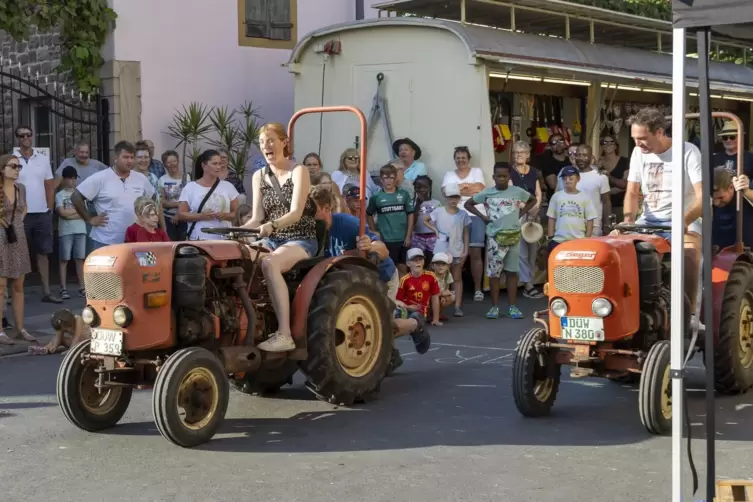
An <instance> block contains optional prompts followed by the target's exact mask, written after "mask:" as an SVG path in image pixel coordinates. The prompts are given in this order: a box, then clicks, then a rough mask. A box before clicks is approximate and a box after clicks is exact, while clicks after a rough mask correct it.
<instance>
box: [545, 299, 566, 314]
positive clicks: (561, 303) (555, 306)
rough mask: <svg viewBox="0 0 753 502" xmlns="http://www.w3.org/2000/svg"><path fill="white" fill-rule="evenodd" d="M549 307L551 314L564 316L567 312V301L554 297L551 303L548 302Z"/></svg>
mask: <svg viewBox="0 0 753 502" xmlns="http://www.w3.org/2000/svg"><path fill="white" fill-rule="evenodd" d="M549 308H550V309H551V311H552V314H554V315H556V316H557V317H564V316H565V315H566V314H567V302H565V300H563V299H562V298H555V299H554V300H552V303H550V304H549Z"/></svg>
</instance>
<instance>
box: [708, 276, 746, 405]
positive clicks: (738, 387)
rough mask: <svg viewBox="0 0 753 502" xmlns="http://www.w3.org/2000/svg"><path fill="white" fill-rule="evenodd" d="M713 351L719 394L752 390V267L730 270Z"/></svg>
mask: <svg viewBox="0 0 753 502" xmlns="http://www.w3.org/2000/svg"><path fill="white" fill-rule="evenodd" d="M720 317H721V323H720V326H719V336H718V338H717V341H716V346H715V347H714V380H715V387H716V391H717V392H719V393H720V394H738V393H740V392H745V391H747V390H748V389H750V388H751V387H753V264H750V263H746V262H737V263H735V264H734V265H733V266H732V270H731V271H730V274H729V277H728V278H727V285H726V287H725V288H724V299H723V300H722V312H721V316H720Z"/></svg>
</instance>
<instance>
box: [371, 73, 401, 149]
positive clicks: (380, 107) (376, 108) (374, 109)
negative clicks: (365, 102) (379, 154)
mask: <svg viewBox="0 0 753 502" xmlns="http://www.w3.org/2000/svg"><path fill="white" fill-rule="evenodd" d="M376 79H377V90H376V94H374V101H373V102H372V104H371V113H369V128H368V131H369V135H370V134H371V129H372V127H373V126H374V123H375V122H376V121H377V120H379V119H380V118H381V119H382V126H383V127H384V136H385V138H386V139H387V152H388V157H387V158H389V159H394V158H395V152H394V151H393V150H392V143H393V142H394V141H393V139H392V128H391V127H390V119H389V116H388V115H387V107H386V105H385V103H384V98H383V97H382V81H383V80H384V73H381V72H379V73H377V76H376Z"/></svg>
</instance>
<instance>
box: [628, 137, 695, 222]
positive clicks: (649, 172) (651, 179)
mask: <svg viewBox="0 0 753 502" xmlns="http://www.w3.org/2000/svg"><path fill="white" fill-rule="evenodd" d="M676 169H679V166H677V165H676V164H675V162H674V159H673V158H672V148H670V149H669V150H667V151H666V152H664V153H660V154H656V153H643V152H641V149H640V147H635V148H634V149H633V155H632V156H631V157H630V171H629V172H628V178H627V179H628V181H632V182H634V183H639V184H640V185H641V192H642V193H643V216H642V217H643V218H644V219H645V220H646V221H647V222H649V223H654V222H655V223H659V222H662V223H667V222H670V221H672V187H673V185H674V184H675V183H677V178H676V177H675V176H674V174H673V173H674V171H675V170H676ZM702 172H703V169H702V167H701V151H700V150H699V149H698V147H697V146H695V145H694V144H692V143H688V142H686V143H685V169H684V171H683V175H684V176H685V207H684V211H685V212H687V210H688V208H689V207H690V206H691V205H693V204H694V203H695V189H694V188H693V185H695V184H696V183H700V182H701V175H702ZM699 220H700V218H699Z"/></svg>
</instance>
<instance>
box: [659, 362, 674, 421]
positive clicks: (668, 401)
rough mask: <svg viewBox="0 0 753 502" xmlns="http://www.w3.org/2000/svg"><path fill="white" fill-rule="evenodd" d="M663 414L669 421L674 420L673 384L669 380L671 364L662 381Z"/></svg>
mask: <svg viewBox="0 0 753 502" xmlns="http://www.w3.org/2000/svg"><path fill="white" fill-rule="evenodd" d="M660 392H661V414H662V416H663V417H664V418H665V419H667V420H671V419H672V383H671V380H670V378H669V364H668V365H667V367H666V368H665V369H664V376H663V377H662V381H661V391H660Z"/></svg>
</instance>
